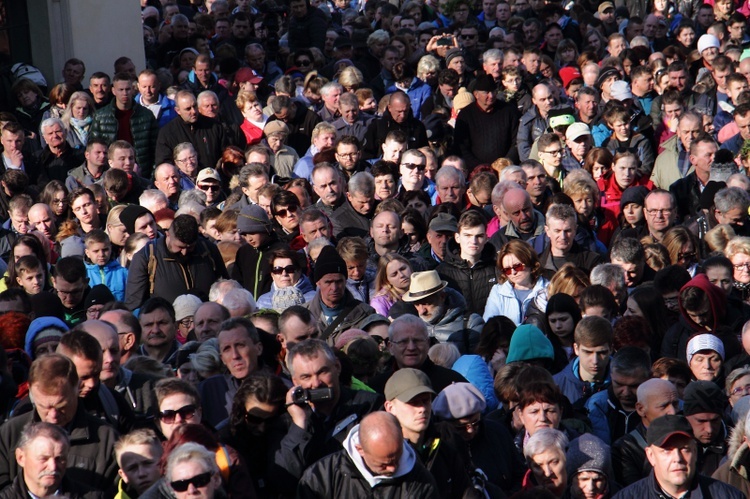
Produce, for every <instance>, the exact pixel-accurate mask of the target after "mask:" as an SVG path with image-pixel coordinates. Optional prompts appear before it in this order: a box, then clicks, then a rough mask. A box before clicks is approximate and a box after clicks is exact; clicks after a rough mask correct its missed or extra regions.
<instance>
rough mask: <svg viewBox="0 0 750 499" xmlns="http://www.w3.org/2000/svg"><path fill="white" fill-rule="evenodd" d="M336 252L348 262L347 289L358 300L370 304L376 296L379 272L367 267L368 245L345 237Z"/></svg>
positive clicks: (354, 238) (356, 238)
mask: <svg viewBox="0 0 750 499" xmlns="http://www.w3.org/2000/svg"><path fill="white" fill-rule="evenodd" d="M336 250H337V251H338V252H339V255H341V258H343V259H344V262H346V271H347V274H348V276H347V279H346V289H348V290H349V291H350V292H351V294H352V295H354V298H356V299H357V300H359V301H361V302H364V303H370V299H371V298H372V297H373V296H375V274H376V272H377V270H376V269H375V268H372V267H368V266H367V262H368V258H367V256H368V255H367V245H366V244H365V243H364V241H362V239H361V238H359V237H344V238H342V239H341V241H339V244H338V246H337V247H336Z"/></svg>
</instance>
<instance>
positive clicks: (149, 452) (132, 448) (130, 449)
mask: <svg viewBox="0 0 750 499" xmlns="http://www.w3.org/2000/svg"><path fill="white" fill-rule="evenodd" d="M161 455H162V450H161V446H160V445H158V443H154V444H152V445H149V444H131V445H125V446H123V447H122V449H120V451H119V459H118V461H119V465H120V469H119V470H118V472H117V473H118V474H119V475H120V478H122V480H123V481H124V482H125V483H127V484H128V486H130V487H131V488H132V489H133V490H135V491H136V493H138V494H143V493H144V492H145V491H146V490H147V489H148V488H149V487H150V486H151V485H153V484H154V483H155V482H156V481H157V480H159V478H160V477H161V471H160V470H159V459H160V458H161Z"/></svg>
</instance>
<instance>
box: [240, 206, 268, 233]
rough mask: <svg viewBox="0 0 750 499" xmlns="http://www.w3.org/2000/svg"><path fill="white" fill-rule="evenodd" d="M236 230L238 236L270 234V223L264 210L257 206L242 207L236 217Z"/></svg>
mask: <svg viewBox="0 0 750 499" xmlns="http://www.w3.org/2000/svg"><path fill="white" fill-rule="evenodd" d="M237 230H238V231H239V233H240V234H263V233H265V234H270V233H271V222H270V220H268V214H267V213H266V210H264V209H263V208H261V207H260V206H258V205H257V204H250V205H247V206H244V207H243V208H242V211H240V215H239V216H238V217H237Z"/></svg>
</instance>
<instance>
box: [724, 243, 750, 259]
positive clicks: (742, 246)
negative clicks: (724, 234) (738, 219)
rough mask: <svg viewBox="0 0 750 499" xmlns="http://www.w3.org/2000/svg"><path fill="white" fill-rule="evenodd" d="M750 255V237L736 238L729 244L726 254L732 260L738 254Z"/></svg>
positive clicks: (725, 250)
mask: <svg viewBox="0 0 750 499" xmlns="http://www.w3.org/2000/svg"><path fill="white" fill-rule="evenodd" d="M740 253H742V254H744V255H750V237H735V238H734V239H732V240H731V241H729V243H728V244H727V247H726V248H725V249H724V254H725V255H726V257H727V258H729V259H730V260H731V259H732V257H733V256H735V255H738V254H740Z"/></svg>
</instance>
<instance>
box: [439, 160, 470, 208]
mask: <svg viewBox="0 0 750 499" xmlns="http://www.w3.org/2000/svg"><path fill="white" fill-rule="evenodd" d="M435 187H436V190H437V194H438V202H439V203H453V204H455V205H456V207H457V208H459V209H461V208H463V205H464V204H465V203H466V199H465V198H464V195H465V194H466V177H465V176H464V174H463V172H462V171H461V170H459V169H457V168H454V167H453V166H450V165H446V164H445V162H444V163H443V166H442V167H441V168H440V169H439V170H438V171H437V173H435Z"/></svg>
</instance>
